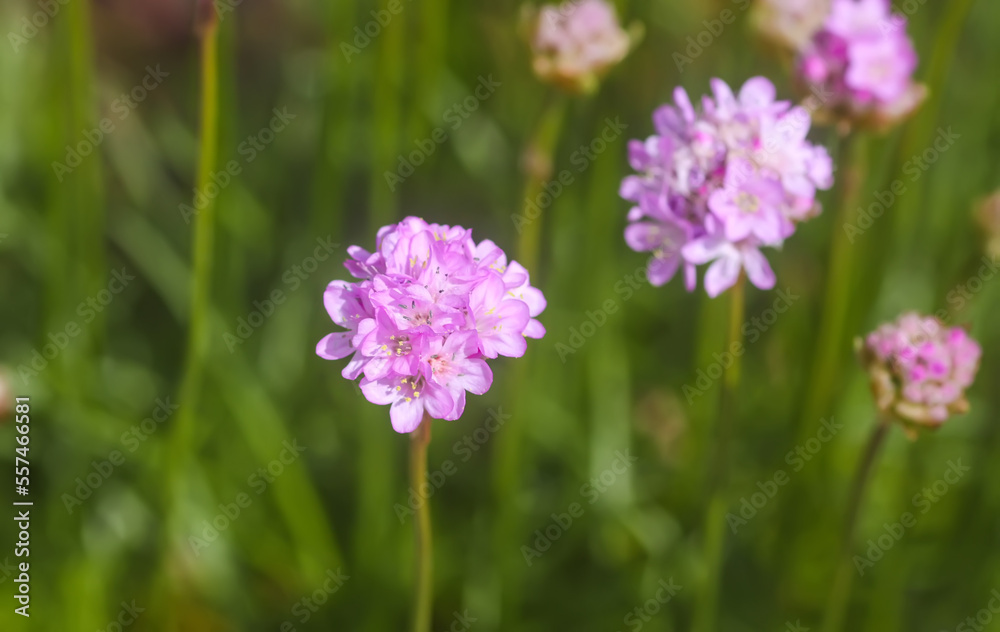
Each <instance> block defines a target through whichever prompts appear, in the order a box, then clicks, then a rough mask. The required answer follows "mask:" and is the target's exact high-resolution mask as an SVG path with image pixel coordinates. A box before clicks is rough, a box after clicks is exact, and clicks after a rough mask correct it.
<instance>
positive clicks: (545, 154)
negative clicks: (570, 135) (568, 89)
mask: <svg viewBox="0 0 1000 632" xmlns="http://www.w3.org/2000/svg"><path fill="white" fill-rule="evenodd" d="M565 115H566V98H565V97H563V96H562V95H560V94H557V95H554V96H552V97H551V99H550V101H549V103H548V105H546V107H545V111H544V112H543V113H542V118H541V120H540V122H539V124H538V129H537V130H536V132H535V136H534V137H533V138H532V139H531V141H530V142H529V143H528V145H527V147H526V148H525V152H524V158H523V160H524V161H525V171H526V172H527V176H528V179H527V182H526V183H525V187H524V202H525V205H527V201H528V200H534V199H535V197H537V196H538V194H539V193H541V192H542V191H543V188H544V186H545V184H546V181H548V179H549V178H551V177H552V163H553V154H554V153H555V149H556V143H557V142H558V141H559V133H560V131H561V130H562V124H563V119H564V118H565ZM553 202H554V200H553ZM550 207H551V203H550ZM521 211H522V213H526V212H527V208H526V207H525V208H522V209H521ZM522 217H524V219H526V221H527V223H526V224H523V225H521V227H520V228H519V229H518V233H519V238H518V243H517V260H518V262H519V263H520V264H521V265H523V266H524V267H525V268H527V269H528V270H529V271H534V270H536V269H537V267H538V251H539V248H540V243H541V238H542V217H541V216H539V217H535V218H527V217H526V216H524V215H522Z"/></svg>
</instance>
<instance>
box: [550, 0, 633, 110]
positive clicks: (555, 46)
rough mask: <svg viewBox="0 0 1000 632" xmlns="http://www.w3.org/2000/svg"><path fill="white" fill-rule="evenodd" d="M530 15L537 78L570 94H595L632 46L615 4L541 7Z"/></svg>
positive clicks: (592, 1)
mask: <svg viewBox="0 0 1000 632" xmlns="http://www.w3.org/2000/svg"><path fill="white" fill-rule="evenodd" d="M531 17H532V18H533V20H532V23H533V33H532V40H531V46H532V50H533V53H534V62H533V66H534V70H535V74H536V75H538V76H539V77H540V78H541V79H542V80H544V81H549V82H552V83H554V84H556V85H558V86H559V87H561V88H563V89H565V90H568V91H570V92H592V91H593V90H595V89H596V88H597V84H598V81H599V79H600V78H601V77H602V76H604V74H605V73H606V72H607V71H608V70H609V69H610V68H611V67H613V66H614V65H616V64H618V63H619V62H620V61H621V60H622V59H624V58H625V56H626V55H627V54H628V51H629V47H630V46H631V40H630V38H629V34H628V33H627V32H626V31H625V30H623V29H622V27H621V26H620V25H619V23H618V18H617V16H616V15H615V10H614V6H613V5H611V4H609V3H607V2H605V0H568V1H567V2H563V3H562V4H560V5H558V6H555V5H545V6H543V7H542V8H541V10H539V11H538V12H537V13H536V14H533V15H532V16H531Z"/></svg>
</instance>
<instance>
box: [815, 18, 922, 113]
mask: <svg viewBox="0 0 1000 632" xmlns="http://www.w3.org/2000/svg"><path fill="white" fill-rule="evenodd" d="M916 67H917V53H916V51H915V50H914V48H913V43H912V42H911V41H910V38H909V37H908V36H907V34H906V20H905V19H904V18H902V17H901V16H898V15H893V14H892V13H891V6H890V4H889V2H888V0H833V2H832V6H831V10H830V13H829V15H828V17H827V19H826V21H825V22H824V23H823V25H822V27H821V28H819V29H818V30H817V31H816V32H815V33H814V34H813V36H812V38H811V40H810V41H809V42H808V43H807V44H805V45H804V46H802V47H801V49H800V54H799V59H798V62H797V68H798V76H799V79H800V82H801V83H804V84H806V85H808V86H809V87H810V88H811V89H812V91H813V92H815V93H819V94H824V95H829V96H828V97H826V98H825V100H824V101H823V103H822V104H821V105H822V108H821V109H820V110H819V112H818V113H817V114H818V116H819V118H820V119H821V120H834V121H838V122H843V123H845V124H855V125H861V126H868V127H874V128H878V129H884V128H886V127H889V126H891V125H893V124H895V123H896V122H898V121H899V120H901V119H903V118H905V117H906V116H908V115H909V114H910V113H911V112H912V111H913V110H915V109H916V108H917V106H919V105H920V103H921V102H922V101H923V99H924V98H925V96H926V88H925V87H924V86H923V85H921V84H918V83H915V82H914V81H913V72H914V70H916Z"/></svg>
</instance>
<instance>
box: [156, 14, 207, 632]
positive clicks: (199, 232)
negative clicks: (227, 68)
mask: <svg viewBox="0 0 1000 632" xmlns="http://www.w3.org/2000/svg"><path fill="white" fill-rule="evenodd" d="M199 9H200V14H199V20H198V35H199V37H200V47H201V50H200V57H201V84H200V89H201V117H200V119H201V120H200V129H199V137H200V139H199V149H198V170H197V175H196V178H195V183H196V186H197V190H198V191H204V190H205V188H206V186H207V185H208V184H209V183H210V181H211V174H212V170H213V168H214V167H215V163H216V153H217V144H218V123H219V120H218V119H219V90H218V83H219V76H218V75H219V72H218V62H219V51H218V19H217V14H216V12H215V9H214V8H213V7H212V4H211V3H210V2H202V3H200V4H199ZM205 197H209V196H205ZM195 208H197V206H196V207H195ZM214 229H215V202H214V201H213V200H212V199H211V198H210V197H209V200H208V202H207V203H206V204H205V205H204V206H203V207H202V208H200V209H199V210H198V214H197V215H196V217H195V227H194V262H193V266H192V268H193V270H192V287H191V314H190V319H189V321H188V342H187V349H186V356H185V362H184V374H183V377H182V378H181V386H180V391H179V396H178V399H179V403H180V410H179V411H178V413H177V421H176V424H175V426H174V427H173V429H172V434H171V435H170V437H169V438H168V440H167V448H166V461H165V466H164V469H165V471H164V476H163V481H164V486H165V491H164V513H165V516H164V518H165V523H166V524H165V527H164V541H165V545H164V547H163V555H164V559H163V563H164V566H163V569H162V570H163V576H162V577H161V578H160V581H161V582H166V589H167V591H168V593H170V594H171V595H172V594H173V591H174V586H173V585H172V584H171V582H172V580H173V577H172V576H171V570H172V569H171V568H170V566H171V564H170V562H171V558H172V556H173V554H174V552H175V548H174V547H175V544H176V543H175V542H174V540H173V535H174V533H176V530H177V528H178V524H177V521H178V520H179V519H180V516H179V514H180V510H181V507H182V504H183V498H184V496H185V493H186V488H185V485H184V480H185V478H186V477H185V471H186V469H187V467H188V464H189V462H190V457H191V455H190V445H191V442H192V435H193V433H194V428H195V411H197V410H198V402H197V398H198V395H199V393H200V391H201V385H202V381H203V380H204V373H205V371H204V359H205V354H206V349H207V347H208V340H209V333H210V322H211V305H210V287H211V279H212V262H213V261H212V260H213V254H212V253H213V244H214ZM161 598H162V597H161ZM170 606H171V604H170V603H169V602H168V604H167V606H166V608H167V611H166V613H165V615H164V616H165V619H167V620H168V621H170V623H167V624H166V625H165V629H169V630H174V629H179V623H178V622H177V620H176V617H177V614H178V613H177V611H176V610H175V609H174V608H172V607H170Z"/></svg>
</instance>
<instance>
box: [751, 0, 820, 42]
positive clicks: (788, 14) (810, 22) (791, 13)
mask: <svg viewBox="0 0 1000 632" xmlns="http://www.w3.org/2000/svg"><path fill="white" fill-rule="evenodd" d="M829 13H830V0H761V1H760V2H755V3H754V12H753V23H754V26H755V28H756V29H757V30H758V31H760V33H761V35H763V36H764V37H765V38H766V39H768V40H770V41H771V42H773V43H775V44H777V45H778V46H779V47H780V48H782V49H787V50H791V51H799V50H801V49H802V48H804V47H805V46H806V45H807V44H808V43H809V41H810V40H811V39H812V37H813V34H814V33H816V31H818V30H819V28H820V27H821V26H823V21H824V20H826V16H827V15H829Z"/></svg>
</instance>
